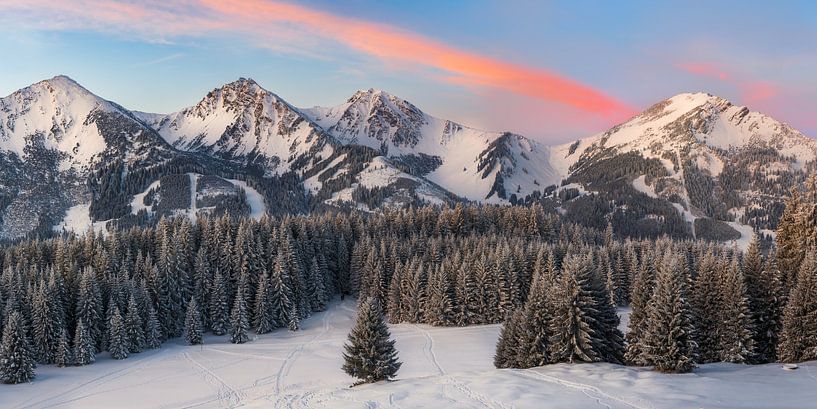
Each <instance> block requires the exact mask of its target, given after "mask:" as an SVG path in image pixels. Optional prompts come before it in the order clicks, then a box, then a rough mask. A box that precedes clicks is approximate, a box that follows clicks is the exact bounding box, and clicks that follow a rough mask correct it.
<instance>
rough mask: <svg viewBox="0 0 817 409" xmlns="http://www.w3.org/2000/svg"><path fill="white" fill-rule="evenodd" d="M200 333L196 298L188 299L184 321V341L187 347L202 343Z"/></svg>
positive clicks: (200, 325) (200, 327)
mask: <svg viewBox="0 0 817 409" xmlns="http://www.w3.org/2000/svg"><path fill="white" fill-rule="evenodd" d="M202 332H203V328H202V324H201V315H199V305H198V303H196V297H190V301H189V302H188V303H187V316H186V317H185V320H184V339H185V340H186V341H187V343H188V344H189V345H199V344H201V343H202Z"/></svg>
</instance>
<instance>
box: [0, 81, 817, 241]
mask: <svg viewBox="0 0 817 409" xmlns="http://www.w3.org/2000/svg"><path fill="white" fill-rule="evenodd" d="M815 158H817V141H815V140H812V139H809V138H807V137H805V136H804V135H802V134H801V133H799V132H798V131H796V130H794V129H793V128H791V127H790V126H788V125H786V124H783V123H780V122H778V121H776V120H774V119H772V118H770V117H768V116H766V115H763V114H760V113H757V112H752V111H750V110H749V109H747V108H745V107H739V106H735V105H732V104H731V103H729V102H728V101H726V100H724V99H721V98H718V97H715V96H711V95H708V94H702V93H698V94H681V95H678V96H675V97H673V98H670V99H668V100H665V101H662V102H660V103H658V104H656V105H654V106H653V107H651V108H649V109H647V110H646V111H644V112H643V113H641V114H639V115H637V116H635V117H633V118H632V119H630V120H629V121H627V122H625V123H623V124H620V125H617V126H615V127H613V128H612V129H610V130H608V131H606V132H604V133H600V134H597V135H594V136H591V137H588V138H585V139H580V140H578V141H576V142H574V143H568V144H564V145H559V146H553V147H549V146H545V145H543V144H541V143H539V142H536V141H533V140H531V139H528V138H526V137H524V136H521V135H516V134H513V133H508V132H491V131H482V130H478V129H474V128H470V127H467V126H465V125H461V124H458V123H456V122H453V121H450V120H445V119H440V118H437V117H434V116H432V115H429V114H426V113H425V112H423V111H422V110H420V109H419V108H418V107H416V106H415V105H413V104H411V103H410V102H408V101H405V100H403V99H401V98H398V97H396V96H394V95H391V94H389V93H387V92H384V91H380V90H374V89H370V90H365V91H358V92H356V93H355V94H354V95H352V96H351V97H350V98H349V99H348V100H347V101H346V102H344V103H343V104H340V105H337V106H334V107H314V108H298V107H295V106H293V105H291V104H289V103H288V102H286V101H285V100H284V99H282V98H281V97H279V96H278V95H276V94H274V93H272V92H270V91H268V90H266V89H264V88H263V87H261V86H260V85H259V84H257V83H256V82H255V81H253V80H251V79H244V78H242V79H239V80H238V81H235V82H232V83H229V84H226V85H224V86H222V87H219V88H216V89H214V90H213V91H211V92H209V93H208V94H207V95H206V96H204V98H202V100H201V101H199V102H198V103H197V104H196V105H194V106H191V107H188V108H185V109H182V110H180V111H178V112H175V113H171V114H167V115H163V114H151V113H144V112H137V111H129V110H127V109H125V108H123V107H121V106H119V105H117V104H115V103H113V102H110V101H107V100H104V99H102V98H100V97H97V96H96V95H94V94H92V93H91V92H89V91H88V90H86V89H84V88H82V87H81V86H80V85H78V84H77V83H76V82H74V81H73V80H71V79H69V78H67V77H62V76H60V77H55V78H52V79H50V80H47V81H42V82H39V83H37V84H34V85H31V86H30V87H27V88H24V89H22V90H20V91H17V92H15V93H13V94H12V95H10V96H8V97H6V98H2V99H0V160H1V161H2V165H3V166H2V169H0V182H2V184H0V208H1V209H2V213H0V215H1V216H2V224H1V225H0V238H15V237H20V236H21V235H24V234H26V233H29V232H32V231H35V230H37V231H46V230H49V229H50V226H53V225H55V224H58V222H59V221H60V220H61V219H62V218H63V215H65V214H66V210H70V212H68V216H72V215H74V216H76V213H77V212H83V215H82V216H83V217H84V218H85V219H87V220H88V221H89V223H90V222H100V221H108V220H115V221H118V222H120V223H123V220H126V222H127V223H139V222H141V220H143V219H144V218H145V217H150V215H151V214H153V213H155V212H153V213H151V212H140V210H145V209H147V208H148V207H150V208H151V209H152V207H151V206H159V207H161V208H165V206H166V203H175V202H178V203H177V204H178V205H179V206H182V207H179V208H177V207H170V208H166V209H167V211H171V212H183V213H184V212H186V213H187V214H190V215H191V216H195V214H196V211H197V209H196V208H195V204H196V200H194V199H189V198H190V197H193V196H192V194H193V193H195V192H193V193H191V189H192V190H195V186H197V185H195V184H192V183H187V184H185V183H183V182H184V181H185V180H205V181H209V180H218V179H221V180H222V181H224V180H231V181H232V182H219V183H221V185H224V186H225V187H230V186H238V185H236V183H239V182H240V183H243V185H242V186H244V187H246V189H245V190H248V191H247V194H250V193H251V194H252V195H250V196H252V197H254V198H260V199H259V200H263V201H264V203H262V204H257V206H256V207H259V206H261V205H263V206H264V208H265V209H267V210H269V211H271V212H274V213H279V214H280V213H287V212H303V211H309V210H311V209H314V208H315V207H316V206H342V207H343V206H351V207H357V208H362V209H366V210H373V209H374V208H377V207H382V206H403V205H407V204H418V203H437V204H441V203H452V202H453V201H456V200H461V199H462V200H471V201H479V202H485V203H499V204H505V203H516V202H522V203H530V202H534V201H536V202H540V203H542V204H544V205H546V206H549V207H551V208H553V209H554V211H558V212H561V213H562V214H564V215H566V217H569V218H571V219H573V220H574V221H578V222H581V223H584V224H586V225H590V226H595V227H604V226H606V225H607V223H608V222H610V223H613V225H614V227H615V228H616V230H617V231H619V232H620V233H621V234H623V235H635V236H638V235H660V234H670V235H674V236H678V237H702V238H715V239H721V240H728V239H735V238H737V237H743V236H745V234H742V233H746V232H747V231H749V230H751V229H752V228H754V229H757V230H761V231H763V232H766V233H770V232H771V231H772V230H773V229H774V228H775V226H776V222H777V219H778V218H779V216H780V213H781V211H782V198H783V197H785V196H786V195H787V192H788V190H789V189H790V188H791V186H794V185H796V184H798V183H800V182H801V181H802V180H803V178H804V175H805V173H806V172H807V171H808V170H809V169H813V168H814V162H815ZM172 175H176V176H173V177H170V178H168V176H172ZM189 175H195V177H193V176H189ZM202 178H203V179H202ZM213 178H216V179H213ZM160 179H161V180H163V181H164V182H163V183H161V185H157V183H159V181H160ZM213 183H215V182H213ZM182 185H184V186H182ZM157 186H161V187H162V188H161V189H160V190H157V192H159V194H160V195H162V198H163V199H162V200H164V202H162V201H159V198H150V199H151V200H144V198H145V196H147V195H148V193H149V192H150V189H151V188H157ZM177 190H178V192H176V191H177ZM227 190H230V189H227ZM225 191H226V190H225ZM140 195H141V196H140ZM241 197H243V196H240V197H239V199H240V198H241ZM248 197H249V196H248ZM139 198H142V199H141V200H142V201H141V202H140V199H139ZM180 198H187V199H185V200H181V199H180ZM224 200H226V202H224V203H217V204H212V203H211V204H212V206H208V207H209V208H211V210H212V209H215V208H218V209H228V208H233V207H237V208H245V209H246V208H247V206H245V205H243V204H240V203H239V204H238V205H236V203H234V202H235V200H236V196H231V197H226V196H225V199H224ZM240 200H244V199H240ZM182 202H184V203H188V204H187V205H185V204H184V203H182ZM150 203H152V204H150ZM162 203H165V204H162ZM184 206H189V207H187V208H184ZM259 208H260V207H259ZM85 213H87V215H85ZM146 213H147V214H146ZM160 213H161V212H160ZM86 216H87V217H86ZM60 225H61V226H65V225H70V223H67V222H66V220H63V221H62V223H60Z"/></svg>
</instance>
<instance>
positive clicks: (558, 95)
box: [0, 0, 634, 122]
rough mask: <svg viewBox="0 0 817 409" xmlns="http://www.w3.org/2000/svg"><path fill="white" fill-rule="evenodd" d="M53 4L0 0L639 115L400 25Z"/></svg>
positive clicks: (112, 26) (155, 32)
mask: <svg viewBox="0 0 817 409" xmlns="http://www.w3.org/2000/svg"><path fill="white" fill-rule="evenodd" d="M46 3H48V4H46ZM54 3H55V2H45V1H43V0H29V1H18V0H0V14H5V15H6V16H10V15H14V16H15V19H17V20H18V21H17V23H18V24H19V23H20V21H19V20H22V21H23V22H24V23H27V24H29V25H30V26H34V27H35V28H39V29H60V30H89V29H90V30H94V31H100V32H108V33H117V34H122V35H131V36H138V37H140V38H141V39H143V40H148V41H156V42H164V41H172V40H173V39H174V38H178V37H204V36H212V35H214V33H216V32H232V33H238V34H242V35H247V36H250V37H251V38H252V40H254V41H256V42H257V44H255V45H256V46H259V47H264V48H270V49H273V50H277V51H281V52H298V51H297V48H298V47H305V48H308V50H307V51H305V52H303V54H304V55H310V54H320V51H321V50H325V49H327V44H340V45H342V46H344V47H346V48H348V49H350V50H353V51H355V52H357V53H361V54H363V55H366V56H370V57H372V58H375V59H377V60H379V61H381V62H383V63H384V64H385V66H387V67H389V68H391V69H405V70H407V71H414V70H417V69H418V68H419V69H421V70H422V71H423V72H424V73H425V74H426V75H428V76H429V77H430V78H434V79H436V80H438V81H444V82H446V83H450V84H454V85H459V86H470V87H486V88H490V89H494V90H499V91H503V92H507V93H512V94H517V95H523V96H526V97H532V98H535V99H538V100H541V101H545V102H550V103H557V104H561V105H564V106H567V107H571V108H573V109H575V110H578V111H580V112H584V113H588V114H592V115H593V116H595V117H600V118H604V119H606V120H608V121H610V122H612V121H619V120H622V119H625V118H626V117H628V116H629V115H632V114H633V113H634V110H633V108H632V107H630V106H628V105H627V104H625V103H623V102H621V101H619V100H617V99H616V98H613V97H611V96H609V95H607V94H605V93H604V92H602V91H600V90H598V89H595V88H593V87H591V86H589V85H586V84H582V83H581V82H579V81H576V80H574V79H571V78H569V77H567V76H565V75H562V74H559V73H556V72H553V71H549V70H546V69H543V68H538V67H531V66H527V65H523V64H518V63H513V62H509V61H504V60H502V59H498V58H493V57H490V56H487V55H483V54H480V53H475V52H470V51H467V50H462V49H460V48H457V47H454V46H451V45H449V44H446V43H444V42H441V41H438V40H435V39H432V38H429V37H427V36H423V35H419V34H417V33H413V32H410V31H406V30H402V29H400V28H397V27H394V26H390V25H386V24H379V23H373V22H369V21H364V20H360V19H356V18H351V17H346V16H341V15H337V14H332V13H327V12H324V11H320V10H316V9H313V8H308V7H305V6H300V5H295V4H291V3H283V2H275V1H265V0H237V1H230V2H222V1H218V0H184V1H181V2H172V3H171V4H169V5H168V4H167V3H163V2H159V1H155V0H151V1H148V2H141V3H135V2H117V1H110V0H64V1H62V2H57V3H56V5H55V4H54ZM44 21H47V22H48V24H47V25H46V24H45V23H43V22H44ZM316 38H320V39H321V41H316ZM290 44H292V45H290ZM395 67H397V68H395ZM401 67H404V68H401Z"/></svg>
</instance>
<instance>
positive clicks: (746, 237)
mask: <svg viewBox="0 0 817 409" xmlns="http://www.w3.org/2000/svg"><path fill="white" fill-rule="evenodd" d="M726 223H727V224H728V225H729V226H731V227H732V228H733V229H735V230H737V232H738V233H740V238H739V239H737V240H733V241H731V242H730V243H731V244H734V245H736V246H737V247H738V248H739V249H741V250H743V251H746V250H747V249H749V245H750V244H752V239H753V238H754V237H755V231H754V230H753V229H752V226H748V225H745V224H740V223H737V222H726Z"/></svg>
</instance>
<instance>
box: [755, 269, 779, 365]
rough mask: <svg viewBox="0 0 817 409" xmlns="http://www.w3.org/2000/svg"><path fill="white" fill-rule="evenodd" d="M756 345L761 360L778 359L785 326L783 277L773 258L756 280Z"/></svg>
mask: <svg viewBox="0 0 817 409" xmlns="http://www.w3.org/2000/svg"><path fill="white" fill-rule="evenodd" d="M753 287H757V289H756V290H755V291H757V292H756V295H755V300H756V301H755V302H756V304H755V307H754V308H755V309H754V312H755V325H757V327H756V330H755V347H756V351H757V359H758V361H759V362H761V363H763V362H775V361H777V345H778V342H779V337H780V332H781V330H782V328H783V323H782V319H783V316H782V315H783V306H784V302H785V295H784V294H783V279H782V277H781V275H780V270H778V268H777V264H776V262H775V260H774V259H773V258H769V259H767V260H766V262H765V263H764V265H763V269H762V270H761V273H760V277H759V278H758V279H757V280H756V281H755V285H754V286H753Z"/></svg>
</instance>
